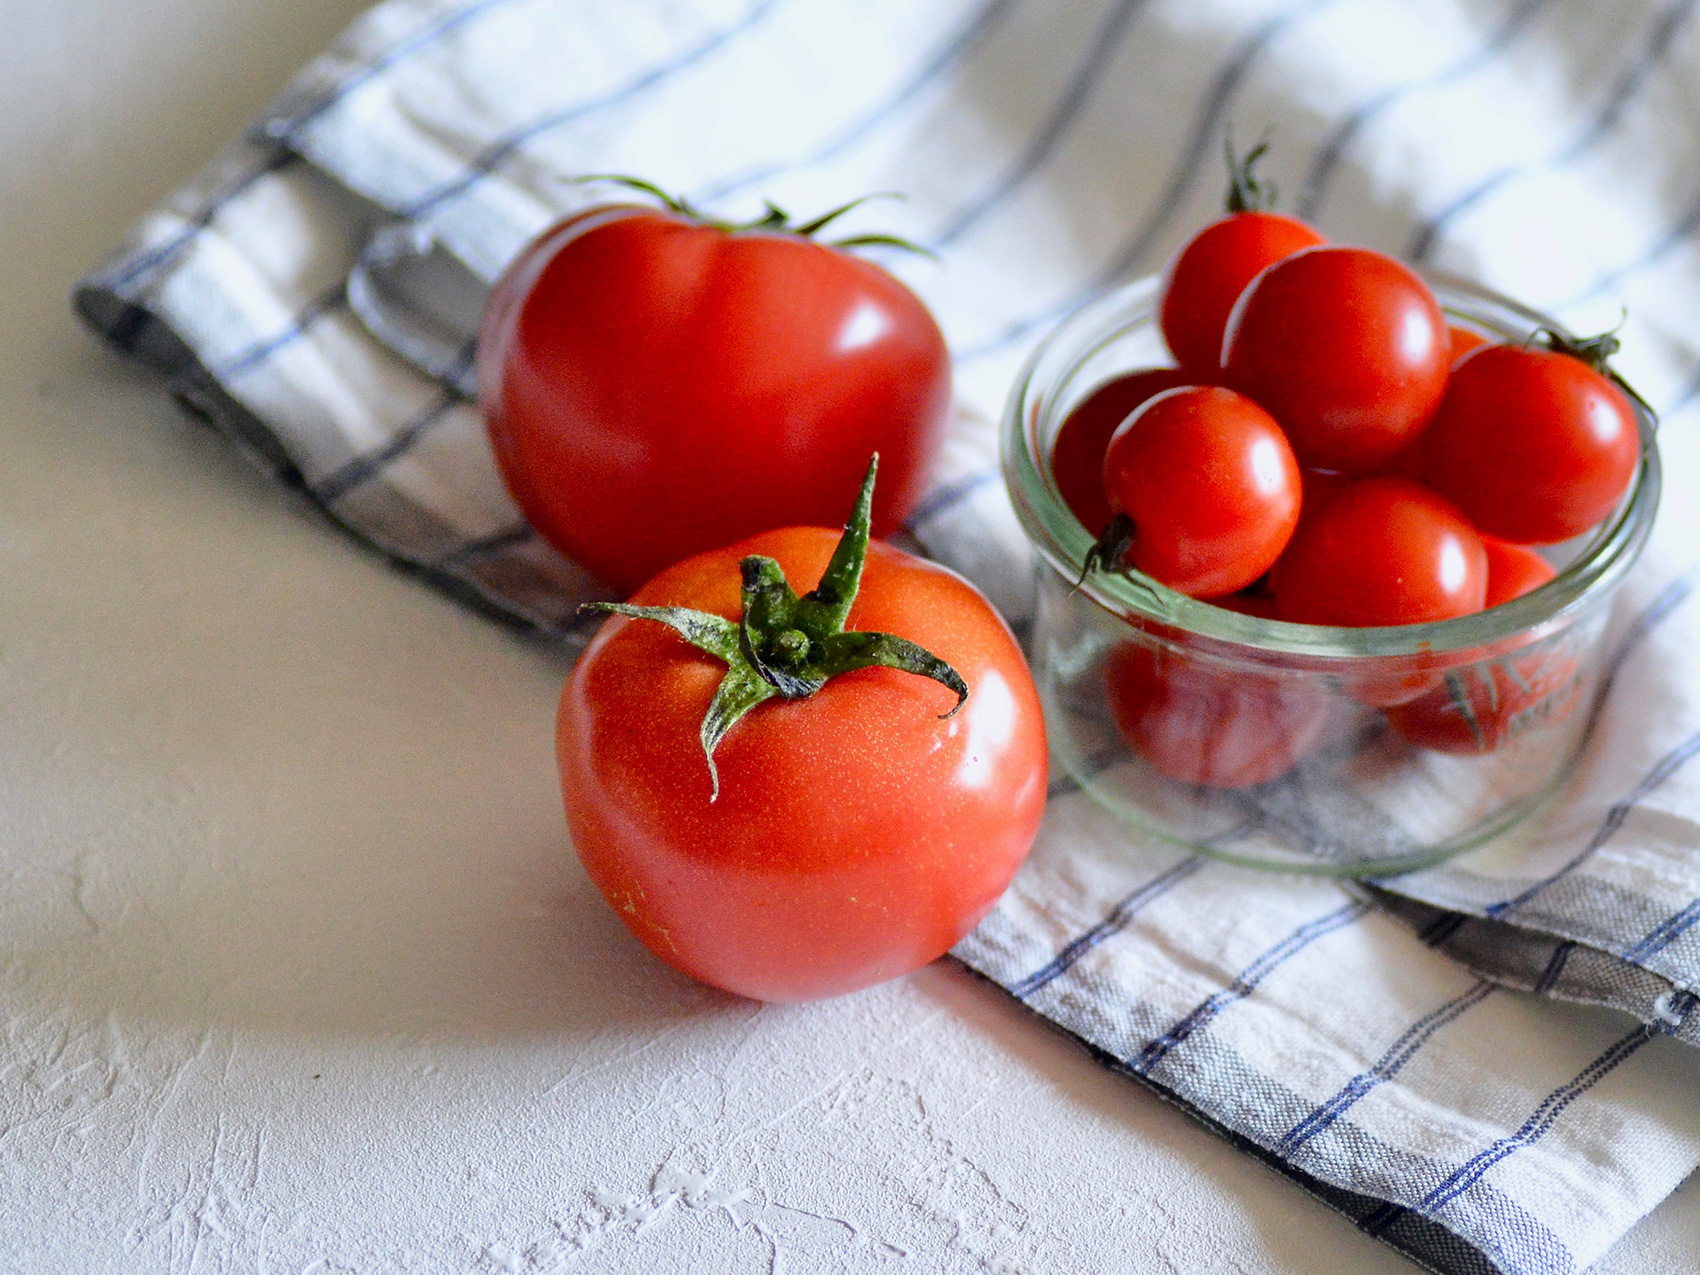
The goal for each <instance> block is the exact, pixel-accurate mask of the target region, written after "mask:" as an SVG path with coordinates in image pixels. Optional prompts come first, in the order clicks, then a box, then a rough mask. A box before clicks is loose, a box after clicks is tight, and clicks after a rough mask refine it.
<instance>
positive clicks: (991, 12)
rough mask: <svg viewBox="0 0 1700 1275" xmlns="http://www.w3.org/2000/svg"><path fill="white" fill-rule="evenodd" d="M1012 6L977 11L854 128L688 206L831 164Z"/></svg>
mask: <svg viewBox="0 0 1700 1275" xmlns="http://www.w3.org/2000/svg"><path fill="white" fill-rule="evenodd" d="M1016 2H1017V0H991V2H990V3H989V4H985V5H983V6H981V8H980V9H979V11H978V12H976V13H975V14H974V16H973V17H972V18H970V19H969V20H968V22H967V23H966V24H964V25H963V27H962V29H961V30H959V31H958V32H956V34H954V35H953V36H951V37H950V38H949V39H948V40H946V41H945V43H944V45H943V46H942V47H941V48H940V49H939V50H938V51H937V52H935V53H933V54H932V55H931V56H930V57H928V58H927V60H926V61H925V62H924V63H922V66H921V69H920V70H919V71H918V72H916V73H915V75H914V76H912V77H911V78H910V79H909V80H908V81H906V82H905V83H904V84H903V85H902V86H901V87H899V88H898V89H897V91H896V92H894V93H893V94H891V95H890V96H889V97H888V98H886V99H885V101H883V102H881V103H880V104H879V105H877V106H875V107H873V108H872V109H871V110H869V111H868V112H867V113H866V114H864V115H863V116H861V117H860V118H859V119H857V120H856V121H855V123H853V124H851V125H849V126H848V127H846V128H844V129H843V130H841V131H840V132H837V133H835V134H833V135H832V136H831V137H830V138H828V139H827V140H826V141H824V142H822V143H821V144H820V145H819V146H817V147H815V149H813V150H811V151H809V152H808V153H807V154H805V155H803V156H802V157H801V158H798V159H793V160H789V161H787V162H785V163H774V164H763V165H758V166H756V167H753V168H747V169H745V170H744V171H742V172H739V173H734V174H732V175H731V176H729V177H723V178H719V179H718V180H716V181H714V182H712V183H710V184H709V185H707V186H704V187H703V188H702V189H700V190H698V191H694V192H693V193H692V194H691V195H690V196H688V199H689V202H691V203H693V204H697V205H706V204H710V203H712V202H714V201H715V200H720V199H725V198H726V197H727V196H729V195H734V194H737V193H738V192H739V191H743V190H748V189H749V188H750V187H751V186H754V185H756V184H757V183H759V182H764V181H767V180H768V179H769V178H772V177H777V176H779V175H781V174H783V173H791V172H797V171H799V170H802V169H807V168H813V167H814V166H815V165H817V164H824V163H826V162H827V161H828V160H830V159H833V158H835V157H836V156H838V155H840V154H842V153H843V152H844V151H846V150H848V149H849V148H850V147H852V146H854V145H855V144H856V143H857V142H859V141H861V140H862V139H863V138H864V137H866V136H868V134H870V133H872V132H873V131H874V130H875V129H876V128H878V127H879V126H880V125H882V124H884V123H886V122H888V121H889V120H891V119H893V118H894V117H895V116H896V115H897V113H898V112H899V111H901V110H902V109H903V108H904V107H906V106H908V105H909V103H910V102H912V101H913V100H914V99H915V98H916V97H918V96H919V95H920V94H921V93H922V92H923V91H924V90H925V89H927V88H928V87H930V86H931V85H933V84H934V83H936V82H937V81H939V80H940V79H942V78H943V77H944V76H945V75H946V74H947V73H948V72H949V71H950V70H951V69H952V68H953V67H954V66H956V64H957V63H959V62H961V61H962V60H963V59H965V58H967V57H968V56H969V55H970V54H971V53H973V51H974V50H975V49H976V48H978V47H979V45H980V42H981V41H982V40H984V39H985V38H986V37H987V36H989V35H990V34H991V33H992V31H993V30H995V29H996V27H997V25H998V23H1000V22H1001V21H1002V20H1003V19H1004V17H1005V15H1007V14H1008V13H1009V12H1010V10H1011V9H1013V8H1014V7H1015V5H1016Z"/></svg>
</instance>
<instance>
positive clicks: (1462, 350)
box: [1446, 323, 1490, 363]
mask: <svg viewBox="0 0 1700 1275" xmlns="http://www.w3.org/2000/svg"><path fill="white" fill-rule="evenodd" d="M1446 338H1447V341H1446V347H1447V350H1448V351H1449V352H1450V354H1451V356H1452V361H1453V362H1454V363H1456V362H1457V361H1458V360H1459V359H1461V358H1463V357H1464V356H1465V355H1466V354H1469V353H1470V352H1471V351H1473V350H1479V349H1481V347H1482V346H1484V345H1488V344H1490V342H1489V341H1488V338H1487V337H1485V336H1483V335H1482V334H1481V333H1480V332H1472V331H1471V330H1470V329H1469V328H1461V327H1459V326H1458V325H1457V324H1456V323H1454V324H1452V325H1451V326H1449V327H1448V328H1447V329H1446Z"/></svg>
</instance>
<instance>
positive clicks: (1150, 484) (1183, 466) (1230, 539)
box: [1099, 387, 1301, 598]
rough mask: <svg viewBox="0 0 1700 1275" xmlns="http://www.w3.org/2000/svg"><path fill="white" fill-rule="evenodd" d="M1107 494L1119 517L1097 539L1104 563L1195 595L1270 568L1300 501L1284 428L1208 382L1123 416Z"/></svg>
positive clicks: (1107, 457) (1109, 455)
mask: <svg viewBox="0 0 1700 1275" xmlns="http://www.w3.org/2000/svg"><path fill="white" fill-rule="evenodd" d="M1104 493H1105V495H1107V496H1108V497H1109V501H1110V508H1111V509H1112V510H1114V511H1115V513H1116V515H1117V517H1116V518H1115V519H1114V520H1113V521H1112V522H1111V524H1110V527H1109V528H1108V529H1107V530H1106V531H1105V533H1104V536H1103V538H1102V539H1101V540H1100V541H1099V551H1101V556H1102V561H1103V564H1104V565H1105V566H1106V567H1108V568H1110V569H1118V568H1120V567H1122V566H1123V565H1124V564H1125V565H1131V566H1134V567H1137V568H1138V569H1139V570H1141V571H1143V572H1145V573H1146V574H1147V575H1149V576H1151V577H1152V578H1153V579H1155V580H1160V581H1162V582H1163V583H1164V584H1166V585H1168V586H1169V587H1170V588H1172V589H1178V590H1180V591H1181V592H1182V593H1186V594H1190V595H1192V596H1193V597H1197V598H1213V597H1218V596H1220V595H1221V594H1224V593H1233V592H1234V591H1236V590H1238V589H1243V588H1245V586H1246V585H1248V584H1250V583H1251V582H1252V581H1253V580H1256V579H1257V578H1258V577H1259V576H1261V575H1262V574H1263V573H1264V572H1265V571H1267V570H1269V568H1270V567H1271V566H1273V565H1274V563H1275V559H1276V558H1278V557H1279V556H1280V554H1281V550H1282V549H1283V548H1285V547H1286V544H1287V540H1288V538H1289V537H1290V536H1291V535H1292V534H1293V527H1294V526H1295V525H1296V524H1297V523H1298V520H1299V504H1300V500H1301V488H1300V476H1299V466H1298V462H1297V461H1296V460H1294V459H1293V451H1292V448H1290V447H1289V446H1287V439H1286V436H1285V435H1283V434H1282V433H1281V427H1280V426H1279V425H1277V424H1276V423H1275V421H1274V419H1273V418H1272V417H1271V416H1270V415H1269V413H1268V412H1266V411H1264V410H1263V409H1262V408H1261V407H1259V406H1258V405H1257V404H1256V403H1253V402H1252V401H1251V400H1250V399H1248V398H1246V397H1245V396H1244V395H1241V394H1236V393H1234V392H1233V391H1232V390H1225V389H1220V388H1211V387H1189V388H1184V389H1176V390H1168V391H1166V392H1164V393H1162V394H1159V395H1158V396H1157V397H1156V398H1153V399H1151V400H1150V401H1149V402H1147V403H1146V404H1145V405H1144V406H1143V407H1141V408H1140V409H1139V410H1138V411H1136V412H1135V413H1134V414H1133V415H1132V416H1130V417H1128V418H1127V420H1125V421H1123V422H1122V423H1121V425H1120V426H1118V427H1117V429H1116V432H1115V434H1114V436H1112V437H1111V439H1110V446H1109V449H1108V450H1107V451H1106V452H1105V454H1104Z"/></svg>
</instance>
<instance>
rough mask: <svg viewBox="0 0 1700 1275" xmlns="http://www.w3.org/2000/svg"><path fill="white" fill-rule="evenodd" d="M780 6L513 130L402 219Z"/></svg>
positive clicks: (752, 13)
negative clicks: (595, 93) (535, 141)
mask: <svg viewBox="0 0 1700 1275" xmlns="http://www.w3.org/2000/svg"><path fill="white" fill-rule="evenodd" d="M779 5H780V0H760V2H759V3H757V4H754V5H752V6H751V7H750V9H749V10H748V11H747V12H746V13H745V14H744V16H743V17H742V18H740V19H738V21H736V22H734V23H733V24H732V25H731V26H728V27H724V28H722V29H721V30H719V31H712V32H710V33H709V34H708V35H706V36H704V37H703V38H702V39H700V40H698V41H697V42H696V43H695V44H694V45H692V46H691V47H690V48H688V49H686V50H684V51H683V52H682V53H679V54H677V55H675V56H674V57H672V58H670V59H669V60H667V61H665V62H662V63H659V64H657V65H655V66H652V67H650V68H649V69H647V70H644V71H640V72H639V73H638V74H637V75H636V76H634V77H633V78H631V79H629V80H627V81H626V82H625V83H624V84H622V85H620V86H619V87H618V88H615V89H612V90H610V91H609V92H607V93H604V94H602V95H601V96H599V97H593V98H589V99H586V100H584V101H580V102H574V103H572V104H571V105H569V106H563V107H561V108H559V109H558V110H554V111H549V112H547V113H546V114H544V115H541V116H539V117H538V118H537V119H534V120H532V121H531V122H530V123H528V124H525V125H522V126H521V127H519V128H517V129H514V130H512V131H511V132H509V133H507V134H505V135H504V136H503V137H501V138H500V139H498V140H497V141H495V142H493V143H492V144H491V145H489V146H487V147H485V149H484V150H482V151H481V152H479V154H478V155H476V156H474V157H473V159H472V160H471V161H470V162H468V164H467V165H466V168H465V170H464V171H463V172H462V173H461V175H460V176H459V177H457V178H455V179H454V180H453V181H451V182H449V183H447V184H446V185H443V186H439V187H438V188H437V189H436V190H434V191H431V192H429V193H428V194H425V195H423V196H421V197H420V198H419V199H417V200H415V201H414V202H413V203H412V204H411V205H409V206H408V207H407V208H406V209H404V210H403V211H402V213H401V215H402V216H403V217H409V218H411V217H418V216H420V215H421V214H422V213H425V212H428V211H430V210H431V209H432V208H435V207H436V206H437V205H439V204H441V203H443V202H444V201H445V200H448V199H452V198H454V197H456V196H458V195H462V194H465V193H466V192H467V191H468V190H470V189H472V187H474V186H476V185H477V184H478V183H479V182H480V181H482V180H484V178H486V177H488V176H489V175H490V174H491V173H492V172H494V171H495V170H496V169H497V168H498V167H500V166H501V164H502V163H503V162H504V161H505V160H507V159H508V158H509V157H510V156H512V155H513V154H514V153H515V152H517V151H518V150H519V149H520V147H522V146H524V145H525V144H526V143H527V142H529V141H531V140H532V139H533V138H535V137H537V136H538V135H539V134H542V133H546V132H549V131H550V130H551V129H556V128H560V127H561V126H562V125H565V124H570V123H572V122H573V121H574V120H577V119H582V118H583V117H585V116H587V115H592V114H594V113H596V112H598V111H604V110H607V109H609V108H610V107H614V106H620V105H623V104H624V103H626V102H629V101H631V100H632V99H634V98H636V97H639V96H640V95H642V94H643V93H645V92H647V91H648V90H650V89H653V88H655V87H657V86H658V85H660V84H663V83H665V82H666V81H667V80H669V79H671V78H672V77H673V76H675V75H678V74H679V73H680V72H682V71H685V70H688V69H689V68H691V67H693V66H695V65H697V64H698V63H699V62H702V61H704V60H705V59H707V58H708V57H710V56H711V55H712V54H714V53H716V52H718V51H719V50H721V49H722V48H724V47H725V46H726V45H728V44H729V43H731V42H732V41H733V40H734V39H736V38H737V37H738V36H740V35H743V34H745V33H746V32H748V31H750V30H751V29H752V28H754V27H756V26H759V25H760V24H761V22H762V21H763V20H765V19H766V18H767V17H768V16H769V15H771V14H772V13H773V12H774V11H775V10H777V9H778V8H779Z"/></svg>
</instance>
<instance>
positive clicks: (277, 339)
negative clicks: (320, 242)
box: [211, 280, 348, 381]
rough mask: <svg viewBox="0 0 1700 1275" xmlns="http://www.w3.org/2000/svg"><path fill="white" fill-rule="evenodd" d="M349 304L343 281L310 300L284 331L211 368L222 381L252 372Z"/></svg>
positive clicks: (346, 289)
mask: <svg viewBox="0 0 1700 1275" xmlns="http://www.w3.org/2000/svg"><path fill="white" fill-rule="evenodd" d="M347 304H348V287H347V284H346V283H345V282H343V281H340V280H339V281H338V282H337V284H336V285H335V286H334V287H332V288H329V289H327V290H326V291H324V292H322V293H320V294H319V295H318V296H316V297H314V298H313V299H312V300H311V301H309V302H308V303H307V305H306V306H305V307H304V308H303V309H302V310H301V312H300V313H299V314H297V315H296V316H295V318H294V319H292V320H291V321H290V324H289V326H288V327H287V328H285V329H284V330H283V331H281V332H279V333H277V334H276V335H274V336H269V337H266V338H265V339H264V340H261V341H257V342H255V343H254V344H253V345H251V346H249V347H248V348H247V349H245V350H242V351H240V352H239V353H237V354H234V355H232V356H231V357H230V358H228V359H226V360H225V361H224V362H222V363H219V364H218V365H217V366H215V367H213V368H212V369H211V372H212V375H213V376H214V377H216V378H217V379H218V380H220V381H230V380H233V379H235V378H236V377H239V376H241V375H242V374H243V373H245V372H249V371H252V370H253V369H254V368H256V367H258V366H259V365H260V364H261V363H264V362H265V361H266V360H267V359H269V358H271V357H272V355H274V354H276V353H277V352H278V351H279V350H281V349H283V348H284V347H285V346H287V345H289V344H290V343H291V342H293V341H296V340H299V339H300V338H301V337H302V336H304V335H306V332H307V330H308V329H309V328H311V327H312V326H313V324H315V323H316V322H318V321H319V320H320V319H322V318H323V317H324V316H325V315H327V314H330V313H332V312H333V311H336V310H341V309H342V308H344V307H345V306H346V305H347Z"/></svg>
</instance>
